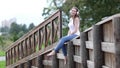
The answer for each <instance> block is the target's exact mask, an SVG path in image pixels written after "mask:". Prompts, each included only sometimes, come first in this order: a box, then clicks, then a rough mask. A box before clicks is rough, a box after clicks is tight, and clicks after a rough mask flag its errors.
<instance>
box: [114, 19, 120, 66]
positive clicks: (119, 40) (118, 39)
mask: <svg viewBox="0 0 120 68" xmlns="http://www.w3.org/2000/svg"><path fill="white" fill-rule="evenodd" d="M113 27H114V28H113V29H114V38H115V62H116V63H115V64H116V65H115V68H119V67H120V17H115V18H114V19H113Z"/></svg>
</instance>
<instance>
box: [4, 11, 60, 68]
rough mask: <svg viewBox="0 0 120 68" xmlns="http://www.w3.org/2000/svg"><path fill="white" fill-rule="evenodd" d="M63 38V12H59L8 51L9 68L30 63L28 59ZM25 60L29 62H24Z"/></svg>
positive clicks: (7, 63)
mask: <svg viewBox="0 0 120 68" xmlns="http://www.w3.org/2000/svg"><path fill="white" fill-rule="evenodd" d="M61 37H62V19H61V11H60V10H58V11H57V12H55V13H54V14H53V15H51V16H50V17H49V18H47V19H46V20H45V21H44V22H42V23H41V24H40V25H38V26H37V27H35V28H34V29H32V30H31V31H29V32H28V33H27V34H25V35H24V36H23V37H21V38H20V39H19V40H17V41H16V42H14V43H13V44H12V45H11V46H9V47H8V48H7V49H6V66H7V68H13V67H15V66H17V65H19V64H21V63H24V62H26V61H28V60H29V58H27V57H29V56H30V55H32V56H35V55H33V54H34V53H38V52H39V51H40V50H44V49H45V48H46V47H47V46H50V45H53V43H55V42H56V41H57V40H58V39H59V38H61ZM39 55H40V54H39ZM25 58H27V59H28V60H23V59H25ZM21 60H23V61H21Z"/></svg>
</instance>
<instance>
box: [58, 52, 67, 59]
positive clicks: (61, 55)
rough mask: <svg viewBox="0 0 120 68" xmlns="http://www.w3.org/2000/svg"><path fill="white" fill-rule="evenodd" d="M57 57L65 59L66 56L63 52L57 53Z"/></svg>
mask: <svg viewBox="0 0 120 68" xmlns="http://www.w3.org/2000/svg"><path fill="white" fill-rule="evenodd" d="M57 58H58V59H64V58H65V57H64V55H63V54H61V53H57Z"/></svg>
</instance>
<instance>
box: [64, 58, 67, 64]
mask: <svg viewBox="0 0 120 68" xmlns="http://www.w3.org/2000/svg"><path fill="white" fill-rule="evenodd" d="M64 64H65V65H66V64H67V57H65V59H64Z"/></svg>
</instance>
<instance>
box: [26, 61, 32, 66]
mask: <svg viewBox="0 0 120 68" xmlns="http://www.w3.org/2000/svg"><path fill="white" fill-rule="evenodd" d="M31 66H32V62H31V60H29V61H28V62H27V68H31Z"/></svg>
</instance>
